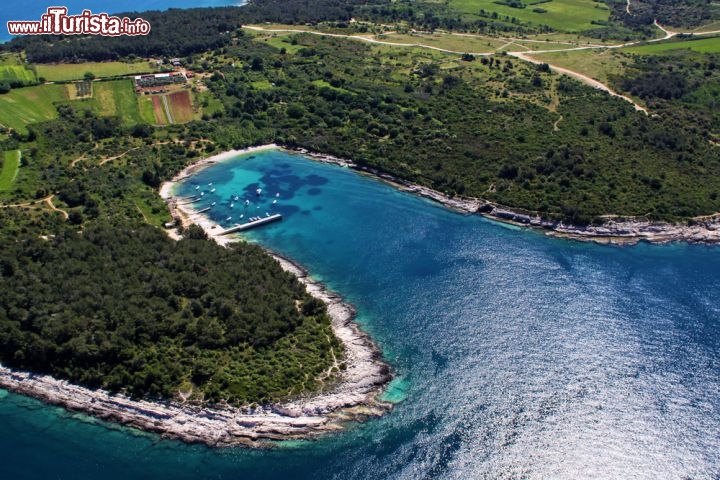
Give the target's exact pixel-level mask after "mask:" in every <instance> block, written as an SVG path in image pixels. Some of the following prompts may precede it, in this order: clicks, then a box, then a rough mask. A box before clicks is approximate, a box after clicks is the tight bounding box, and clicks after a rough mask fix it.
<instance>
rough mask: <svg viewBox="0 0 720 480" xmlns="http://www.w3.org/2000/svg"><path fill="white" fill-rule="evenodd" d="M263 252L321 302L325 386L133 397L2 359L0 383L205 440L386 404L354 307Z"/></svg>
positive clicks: (378, 409) (115, 419)
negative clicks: (302, 391) (331, 352)
mask: <svg viewBox="0 0 720 480" xmlns="http://www.w3.org/2000/svg"><path fill="white" fill-rule="evenodd" d="M268 253H269V254H271V255H272V256H273V257H274V258H275V259H276V260H277V261H278V262H279V263H280V265H281V267H282V268H283V269H285V270H287V271H289V272H291V273H293V274H294V275H296V276H297V277H298V279H299V280H300V281H301V282H302V283H304V284H305V285H306V288H307V290H308V293H310V294H311V295H313V296H315V297H316V298H318V299H320V300H322V301H323V302H324V303H325V304H326V305H327V310H328V314H329V315H330V318H331V321H332V328H333V331H334V333H335V335H336V336H337V337H338V339H339V340H340V341H341V342H342V344H343V346H344V348H345V352H344V353H345V354H344V358H343V360H342V363H343V364H344V367H345V368H344V369H343V370H342V373H341V374H340V375H339V378H337V379H336V380H335V381H334V382H332V383H331V384H329V385H328V389H327V390H326V391H322V392H319V393H316V394H313V395H308V396H304V397H301V398H297V399H294V400H292V401H288V402H284V403H276V404H271V405H261V406H245V407H231V406H212V407H208V406H202V405H193V404H182V403H179V402H176V401H159V400H158V401H151V400H135V399H131V398H128V397H126V396H124V395H121V394H111V393H109V392H106V391H103V390H91V389H88V388H84V387H81V386H78V385H74V384H72V383H70V382H67V381H65V380H58V379H56V378H54V377H51V376H49V375H38V374H33V373H28V372H21V371H16V370H12V369H10V368H7V367H5V366H2V365H0V388H4V389H7V390H9V391H12V392H15V393H19V394H22V395H27V396H29V397H33V398H36V399H38V400H41V401H43V402H45V403H48V404H51V405H57V406H61V407H63V408H65V409H67V410H70V411H76V412H82V413H86V414H88V415H91V416H93V417H96V418H99V419H102V420H106V421H109V422H112V423H116V424H120V425H123V426H127V427H132V428H137V429H140V430H143V431H146V432H152V433H156V434H159V435H160V436H161V437H162V438H172V439H178V440H182V441H184V442H187V443H204V444H206V445H208V446H211V447H231V446H238V445H242V446H247V447H269V446H272V443H271V442H272V441H274V440H299V439H311V438H315V437H317V436H319V435H322V434H325V433H328V432H332V431H337V430H340V429H342V428H343V425H344V424H345V423H346V422H349V421H362V420H364V419H366V418H369V417H373V416H379V415H382V414H383V413H385V412H387V411H389V410H390V409H392V404H391V403H389V402H383V401H381V400H380V399H379V395H380V394H381V393H382V392H383V391H384V390H385V387H386V385H387V384H388V383H389V382H390V380H392V372H391V370H390V367H389V366H388V365H387V364H386V363H384V362H383V361H382V359H381V354H380V350H379V349H378V347H377V346H376V345H375V343H374V342H373V341H372V339H371V338H370V337H369V336H368V335H367V334H366V333H365V332H363V331H362V330H360V328H359V327H358V326H357V324H356V323H355V322H354V321H353V319H354V317H355V309H354V308H353V307H352V306H351V305H349V304H347V303H345V302H343V300H342V298H341V297H340V296H338V295H337V294H335V293H333V292H330V291H328V290H327V289H326V288H325V287H324V286H323V285H322V284H320V283H318V282H315V281H314V280H312V279H311V278H310V277H309V276H308V274H307V272H306V271H305V270H304V269H303V268H302V267H300V266H298V265H296V264H295V263H293V262H292V261H290V260H288V259H286V258H283V257H281V256H279V255H277V254H275V253H273V252H268Z"/></svg>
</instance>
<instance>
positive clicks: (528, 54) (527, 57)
mask: <svg viewBox="0 0 720 480" xmlns="http://www.w3.org/2000/svg"><path fill="white" fill-rule="evenodd" d="M626 11H627V13H628V14H630V0H627V6H626ZM654 24H655V26H656V27H657V28H659V29H660V30H661V31H662V32H663V33H664V34H665V35H664V36H663V37H661V38H655V39H652V40H637V41H634V42H627V43H622V44H615V45H597V44H587V45H582V46H579V45H578V44H577V43H569V42H553V43H557V44H566V45H569V47H568V48H555V49H547V50H527V49H526V50H525V51H508V52H506V53H507V54H508V55H512V56H513V57H515V58H518V59H520V60H524V61H526V62H531V63H535V64H539V63H546V62H541V61H539V60H537V59H534V58H532V55H537V54H543V53H556V52H571V51H579V50H597V49H617V48H623V47H630V46H633V45H639V44H641V43H650V42H659V41H662V40H668V39H670V38H673V37H674V36H676V35H680V34H684V35H691V34H692V35H714V34H718V33H720V30H713V31H707V32H675V31H672V30H668V29H667V28H665V27H663V26H661V25H660V24H659V23H658V22H657V20H655V22H654ZM243 28H247V29H248V30H254V31H258V32H268V33H307V34H311V35H320V36H327V37H337V38H347V39H351V40H359V41H363V42H368V43H374V44H379V45H389V46H394V47H416V48H426V49H430V50H436V51H440V52H444V53H450V54H457V55H463V54H467V53H469V54H471V55H475V56H489V55H494V54H496V53H497V51H498V50H501V49H502V48H505V47H507V46H510V45H515V46H518V47H521V48H526V47H524V46H522V45H521V44H520V43H518V42H541V43H544V42H542V41H541V40H524V39H519V38H507V39H503V40H507V42H508V43H507V44H505V45H503V46H502V47H500V48H496V49H492V50H488V51H485V52H468V51H464V52H460V51H457V50H448V49H445V48H440V47H435V46H432V45H425V44H423V43H399V42H389V41H386V40H378V39H375V38H370V37H368V36H362V35H345V34H340V33H324V32H317V31H314V30H305V29H300V28H264V27H260V26H252V25H244V26H243ZM392 33H394V32H386V34H392ZM413 33H416V34H422V33H426V32H417V31H413ZM446 33H447V34H448V35H456V36H463V37H472V38H476V39H487V38H489V37H484V36H482V35H474V34H469V33H451V32H446ZM570 45H575V46H570ZM548 66H549V67H550V69H552V70H553V71H555V72H558V73H561V74H564V75H567V76H570V77H572V78H575V79H576V80H579V81H580V82H583V83H584V84H586V85H589V86H591V87H593V88H597V89H598V90H602V91H604V92H607V93H609V94H610V95H613V96H616V97H618V98H621V99H623V100H625V101H626V102H629V103H631V104H632V105H633V107H635V110H637V111H639V112H643V113H645V114H646V115H647V114H648V111H647V108H645V107H644V106H642V105H640V104H639V103H637V102H636V101H635V100H633V99H632V98H630V97H628V96H626V95H622V94H620V93H618V92H616V91H615V90H613V89H612V88H610V87H609V86H608V85H606V84H604V83H602V82H600V81H599V80H596V79H594V78H592V77H589V76H587V75H585V74H583V73H581V72H577V71H574V70H570V69H568V68H564V67H560V66H557V65H552V64H548Z"/></svg>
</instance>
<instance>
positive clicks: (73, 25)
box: [7, 7, 150, 37]
mask: <svg viewBox="0 0 720 480" xmlns="http://www.w3.org/2000/svg"><path fill="white" fill-rule="evenodd" d="M67 12H68V10H67V8H65V7H49V8H48V9H47V13H46V14H44V15H42V16H41V17H40V21H39V22H38V21H13V22H7V27H8V33H10V35H105V36H109V37H117V36H120V35H147V34H148V33H150V23H148V22H147V21H145V20H143V19H142V18H136V19H134V20H131V19H129V18H127V17H123V18H119V17H111V16H109V15H108V14H107V13H99V14H94V13H92V12H91V11H90V10H83V12H82V13H81V14H80V15H68V14H67Z"/></svg>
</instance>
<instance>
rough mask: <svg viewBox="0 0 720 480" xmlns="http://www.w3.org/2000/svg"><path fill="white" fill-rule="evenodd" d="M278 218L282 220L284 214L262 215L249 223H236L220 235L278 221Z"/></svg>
mask: <svg viewBox="0 0 720 480" xmlns="http://www.w3.org/2000/svg"><path fill="white" fill-rule="evenodd" d="M278 220H282V215H280V214H279V213H276V214H275V215H270V216H268V217H261V218H258V219H257V220H251V221H249V222H247V223H243V224H240V225H235V226H234V227H230V228H228V229H227V230H223V231H222V232H220V233H219V234H218V235H227V234H228V233H235V232H242V231H245V230H250V229H251V228H255V227H259V226H260V225H265V224H266V223H272V222H277V221H278Z"/></svg>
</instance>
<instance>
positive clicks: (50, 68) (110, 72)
mask: <svg viewBox="0 0 720 480" xmlns="http://www.w3.org/2000/svg"><path fill="white" fill-rule="evenodd" d="M36 70H37V75H38V77H43V78H45V80H47V81H49V82H62V81H68V80H81V79H82V78H83V77H84V76H85V73H87V72H91V73H92V74H93V75H95V77H97V78H104V77H116V76H119V75H134V74H140V73H149V72H154V71H156V70H157V69H156V68H154V67H153V66H152V65H150V64H149V63H148V62H136V63H125V62H87V63H60V64H55V65H41V64H39V65H37V66H36Z"/></svg>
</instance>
